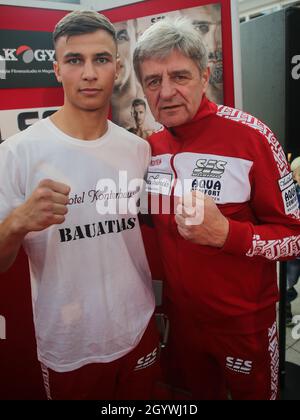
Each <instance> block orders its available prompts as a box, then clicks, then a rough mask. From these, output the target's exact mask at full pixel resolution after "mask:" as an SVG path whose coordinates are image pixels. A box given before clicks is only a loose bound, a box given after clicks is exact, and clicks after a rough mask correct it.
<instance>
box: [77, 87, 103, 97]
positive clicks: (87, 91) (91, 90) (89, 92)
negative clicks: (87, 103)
mask: <svg viewBox="0 0 300 420" xmlns="http://www.w3.org/2000/svg"><path fill="white" fill-rule="evenodd" d="M100 91H101V89H96V88H84V89H79V92H80V93H83V94H86V95H95V94H97V93H99V92H100Z"/></svg>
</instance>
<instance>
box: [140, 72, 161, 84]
mask: <svg viewBox="0 0 300 420" xmlns="http://www.w3.org/2000/svg"><path fill="white" fill-rule="evenodd" d="M157 77H161V74H159V73H153V74H149V75H148V76H146V77H145V78H144V82H148V81H149V80H152V79H155V78H157Z"/></svg>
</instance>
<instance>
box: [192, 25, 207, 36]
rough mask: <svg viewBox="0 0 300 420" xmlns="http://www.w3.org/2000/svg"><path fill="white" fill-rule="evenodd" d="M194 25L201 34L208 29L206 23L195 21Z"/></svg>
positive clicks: (205, 32)
mask: <svg viewBox="0 0 300 420" xmlns="http://www.w3.org/2000/svg"><path fill="white" fill-rule="evenodd" d="M194 27H195V29H196V30H197V31H199V32H201V34H202V35H205V34H207V32H208V31H209V24H208V23H195V24H194Z"/></svg>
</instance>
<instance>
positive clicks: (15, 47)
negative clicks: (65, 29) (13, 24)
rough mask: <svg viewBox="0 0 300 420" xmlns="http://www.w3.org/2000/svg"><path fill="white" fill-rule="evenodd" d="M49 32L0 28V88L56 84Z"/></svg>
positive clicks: (57, 84)
mask: <svg viewBox="0 0 300 420" xmlns="http://www.w3.org/2000/svg"><path fill="white" fill-rule="evenodd" d="M53 61H54V49H53V44H52V34H51V33H50V32H37V31H19V30H0V88H22V87H26V88H28V87H30V88H33V87H51V86H59V83H58V82H57V80H56V78H55V75H54V70H53Z"/></svg>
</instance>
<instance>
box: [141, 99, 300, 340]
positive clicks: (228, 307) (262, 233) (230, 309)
mask: <svg viewBox="0 0 300 420" xmlns="http://www.w3.org/2000/svg"><path fill="white" fill-rule="evenodd" d="M149 141H150V144H151V147H152V161H151V165H150V167H149V171H148V174H147V189H148V191H149V192H150V193H152V194H151V198H153V197H156V198H157V197H160V200H162V198H163V199H166V197H167V198H168V199H169V198H170V196H172V195H173V194H175V195H181V193H182V192H181V190H180V183H181V184H183V182H184V180H185V182H186V183H187V185H188V188H189V191H191V190H199V191H202V192H204V193H205V194H207V195H209V196H211V197H213V198H214V200H215V202H216V204H217V205H218V207H219V209H220V211H221V212H222V213H223V214H224V215H225V216H226V217H227V218H228V220H229V223H230V230H229V236H228V239H227V241H226V243H225V245H224V247H223V248H222V249H217V248H213V247H208V246H201V245H196V244H193V243H191V242H189V241H186V240H185V239H183V238H182V237H181V236H180V235H179V233H178V231H177V225H176V223H175V220H174V212H173V209H171V213H170V214H156V215H153V220H154V224H155V227H156V230H157V234H158V241H159V248H160V254H161V258H162V262H163V266H164V270H165V275H166V284H165V297H166V299H167V301H168V302H170V303H171V305H172V307H173V310H174V311H175V312H176V311H177V312H178V316H179V317H180V316H184V315H185V314H188V315H192V316H193V317H196V318H197V321H199V322H200V323H202V322H203V323H205V324H207V325H208V326H209V327H210V328H213V329H216V330H218V331H224V332H227V333H230V332H231V333H233V332H234V333H252V332H256V331H259V330H261V329H264V328H267V327H269V326H270V325H271V323H272V322H273V321H274V304H275V302H276V300H277V299H278V289H277V275H276V260H278V259H281V260H282V259H290V258H293V257H295V256H297V255H298V256H299V254H300V218H299V209H298V200H297V195H296V191H295V188H294V185H293V180H292V174H291V172H290V168H289V165H288V163H287V161H286V158H285V155H284V152H283V150H282V148H281V146H280V145H279V143H278V141H277V140H276V138H275V136H274V134H273V133H272V132H271V131H270V129H269V128H268V127H266V126H265V125H264V124H263V123H262V122H260V121H259V120H258V119H256V118H255V117H253V116H251V115H248V114H246V113H244V112H242V111H239V110H236V109H232V108H230V107H227V106H217V105H216V104H214V103H212V102H210V101H209V100H208V99H207V98H206V97H205V96H204V97H203V100H202V103H201V106H200V108H199V110H198V112H197V114H196V116H195V117H194V119H193V120H192V121H191V122H189V123H187V124H184V125H182V126H179V127H173V128H172V129H169V130H167V129H163V130H161V131H159V132H157V133H155V134H153V135H152V136H151V137H150V139H149ZM179 181H180V182H179ZM185 192H187V190H185ZM158 194H159V195H158ZM155 211H156V210H155V209H154V212H155Z"/></svg>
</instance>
